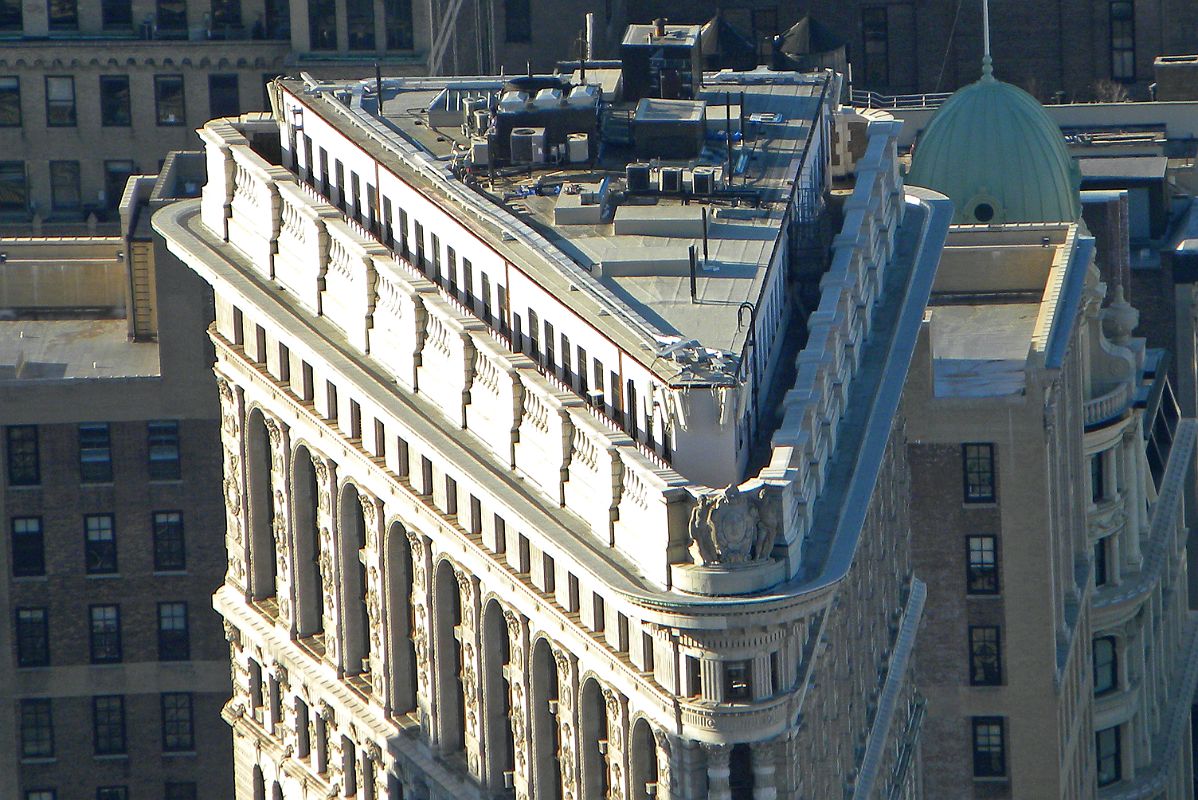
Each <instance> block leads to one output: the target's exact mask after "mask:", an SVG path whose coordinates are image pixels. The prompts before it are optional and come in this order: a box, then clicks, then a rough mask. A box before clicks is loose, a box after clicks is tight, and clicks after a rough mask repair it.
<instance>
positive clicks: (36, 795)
mask: <svg viewBox="0 0 1198 800" xmlns="http://www.w3.org/2000/svg"><path fill="white" fill-rule="evenodd" d="M25 800H58V792H57V791H55V790H54V789H30V790H29V791H27V792H25Z"/></svg>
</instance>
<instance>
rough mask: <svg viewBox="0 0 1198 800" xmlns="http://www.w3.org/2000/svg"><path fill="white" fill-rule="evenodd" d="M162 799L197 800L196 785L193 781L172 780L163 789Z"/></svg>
mask: <svg viewBox="0 0 1198 800" xmlns="http://www.w3.org/2000/svg"><path fill="white" fill-rule="evenodd" d="M162 800H196V785H195V783H193V782H191V781H187V782H182V783H181V782H179V781H171V782H170V783H168V784H167V785H166V787H165V788H164V789H163V792H162Z"/></svg>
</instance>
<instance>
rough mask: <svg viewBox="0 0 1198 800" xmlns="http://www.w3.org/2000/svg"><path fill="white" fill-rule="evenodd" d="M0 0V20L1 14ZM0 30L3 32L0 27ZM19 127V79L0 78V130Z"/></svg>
mask: <svg viewBox="0 0 1198 800" xmlns="http://www.w3.org/2000/svg"><path fill="white" fill-rule="evenodd" d="M2 9H3V0H0V18H2V14H3V11H2ZM0 30H3V28H2V27H0ZM19 127H21V79H20V78H19V77H17V76H15V75H5V76H3V77H0V128H19Z"/></svg>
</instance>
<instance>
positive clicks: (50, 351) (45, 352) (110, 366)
mask: <svg viewBox="0 0 1198 800" xmlns="http://www.w3.org/2000/svg"><path fill="white" fill-rule="evenodd" d="M128 330H129V329H128V322H127V321H126V320H124V319H79V320H73V319H72V320H4V321H0V382H2V383H7V382H12V381H22V380H72V379H76V378H93V379H94V378H145V377H155V376H157V375H159V374H160V368H159V363H158V344H157V343H156V342H130V341H129V337H128Z"/></svg>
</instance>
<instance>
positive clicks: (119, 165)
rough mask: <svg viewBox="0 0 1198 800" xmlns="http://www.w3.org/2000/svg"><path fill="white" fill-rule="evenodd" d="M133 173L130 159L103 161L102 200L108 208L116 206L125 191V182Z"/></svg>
mask: <svg viewBox="0 0 1198 800" xmlns="http://www.w3.org/2000/svg"><path fill="white" fill-rule="evenodd" d="M132 174H133V162H132V161H105V162H104V202H105V205H106V206H107V207H108V208H116V207H117V206H118V205H119V204H120V202H121V195H123V194H124V193H125V184H126V183H128V182H129V176H130V175H132Z"/></svg>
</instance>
